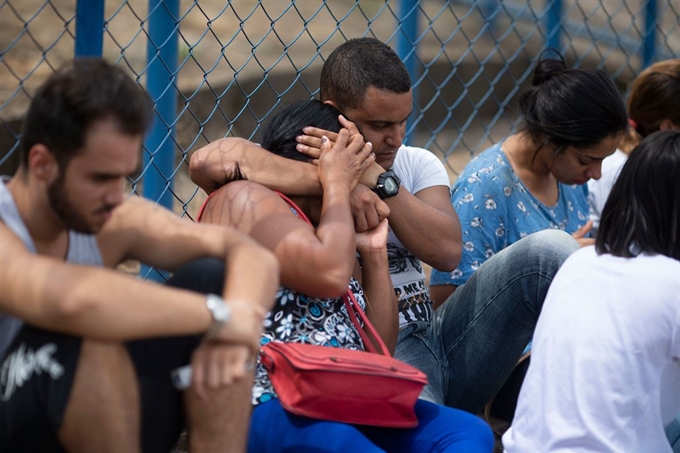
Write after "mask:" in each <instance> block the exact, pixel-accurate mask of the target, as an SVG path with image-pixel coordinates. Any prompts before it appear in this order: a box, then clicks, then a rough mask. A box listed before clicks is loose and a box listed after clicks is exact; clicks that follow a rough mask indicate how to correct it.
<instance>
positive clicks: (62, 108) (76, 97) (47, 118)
mask: <svg viewBox="0 0 680 453" xmlns="http://www.w3.org/2000/svg"><path fill="white" fill-rule="evenodd" d="M152 115H153V109H152V105H151V101H150V99H149V98H148V96H147V95H146V94H145V93H144V91H143V90H142V89H141V87H140V86H139V85H137V83H135V81H134V80H132V79H131V78H130V77H129V76H128V75H127V74H125V72H123V70H122V69H120V68H119V67H117V66H113V65H112V64H110V63H107V62H106V61H105V60H102V59H100V58H77V59H75V60H73V61H72V62H71V63H70V64H67V65H66V66H64V67H63V68H61V69H60V70H59V71H57V72H56V73H54V74H52V75H51V76H50V77H49V78H48V79H47V81H46V82H45V83H44V84H43V85H42V86H41V87H40V88H39V89H38V91H37V92H36V94H35V96H34V97H33V101H32V102H31V106H30V108H29V110H28V113H27V114H26V118H25V119H24V123H23V130H22V133H21V164H22V165H27V164H28V153H29V151H30V150H31V148H32V147H33V146H34V145H36V144H43V145H45V146H46V147H48V148H49V149H50V151H51V152H52V153H53V154H54V156H55V157H56V159H57V162H58V163H59V166H60V168H61V169H64V168H66V165H68V162H69V161H70V159H71V158H72V157H73V156H74V155H75V154H77V153H78V152H79V151H80V150H81V149H82V147H83V146H84V145H85V139H86V136H87V133H88V131H89V130H90V127H91V126H92V125H93V124H94V123H96V122H97V121H101V120H105V119H110V120H112V121H115V123H116V125H117V126H118V129H119V130H120V132H122V133H125V134H128V135H142V134H143V133H144V132H145V131H146V129H147V127H148V126H149V124H150V123H151V119H152Z"/></svg>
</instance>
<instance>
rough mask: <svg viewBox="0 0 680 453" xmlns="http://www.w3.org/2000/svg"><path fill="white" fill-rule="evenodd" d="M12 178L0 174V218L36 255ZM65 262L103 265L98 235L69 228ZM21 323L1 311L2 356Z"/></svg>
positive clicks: (0, 339) (0, 353)
mask: <svg viewBox="0 0 680 453" xmlns="http://www.w3.org/2000/svg"><path fill="white" fill-rule="evenodd" d="M9 179H10V178H9V177H8V176H0V221H1V222H3V223H4V224H5V225H6V226H7V227H8V228H9V229H10V230H12V231H13V232H14V234H16V235H17V236H18V237H19V239H21V242H23V243H24V245H25V246H26V248H27V249H28V251H29V252H31V253H33V254H35V253H36V250H35V245H34V244H33V239H32V238H31V235H30V233H29V232H28V228H26V225H25V224H24V221H23V219H22V218H21V216H20V215H19V210H18V209H17V206H16V204H15V203H14V199H13V198H12V194H11V193H10V191H9V190H8V189H7V187H6V186H5V183H6V182H7V181H9ZM66 261H68V262H69V263H74V264H83V265H89V266H102V257H101V253H100V252H99V247H98V246H97V240H96V238H95V236H94V235H91V234H81V233H77V232H75V231H69V235H68V251H67V253H66ZM22 325H23V321H22V320H21V319H19V318H15V317H14V316H9V315H7V314H4V313H2V312H0V357H2V356H4V355H5V353H6V352H7V348H9V346H10V345H11V344H12V341H13V340H14V338H15V337H16V335H17V334H18V333H19V330H20V329H21V326H22Z"/></svg>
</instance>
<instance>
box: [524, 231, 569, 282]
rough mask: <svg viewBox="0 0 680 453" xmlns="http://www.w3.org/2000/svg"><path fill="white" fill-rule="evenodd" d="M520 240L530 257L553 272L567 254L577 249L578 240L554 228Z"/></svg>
mask: <svg viewBox="0 0 680 453" xmlns="http://www.w3.org/2000/svg"><path fill="white" fill-rule="evenodd" d="M520 242H523V243H524V246H525V248H526V249H527V251H528V252H527V253H528V254H529V256H530V257H531V259H533V260H536V261H538V262H540V263H541V266H542V267H547V268H548V269H549V270H550V271H555V272H556V271H557V269H559V267H560V266H561V265H562V263H564V261H565V260H566V259H567V258H568V257H569V255H571V254H572V253H574V252H575V251H576V250H578V249H579V245H578V242H576V240H575V239H574V238H573V237H571V235H569V234H568V233H566V232H564V231H562V230H554V229H551V230H543V231H539V232H537V233H534V234H532V235H530V236H527V237H526V238H524V239H523V240H522V241H520ZM551 273H552V272H551Z"/></svg>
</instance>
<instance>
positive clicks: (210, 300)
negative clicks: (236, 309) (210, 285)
mask: <svg viewBox="0 0 680 453" xmlns="http://www.w3.org/2000/svg"><path fill="white" fill-rule="evenodd" d="M205 305H206V306H207V307H208V310H210V314H211V315H212V318H213V320H212V322H211V323H210V327H208V330H207V331H206V332H205V339H206V340H212V339H213V338H215V336H216V335H217V332H219V331H220V330H221V329H222V326H224V325H225V324H227V323H228V322H229V319H231V308H229V305H227V303H226V302H225V301H224V299H222V298H221V297H220V296H218V295H216V294H208V295H207V297H206V298H205Z"/></svg>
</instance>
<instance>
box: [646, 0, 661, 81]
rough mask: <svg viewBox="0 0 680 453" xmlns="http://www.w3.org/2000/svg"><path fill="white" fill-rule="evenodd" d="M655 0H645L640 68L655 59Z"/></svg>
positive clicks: (656, 16) (656, 11)
mask: <svg viewBox="0 0 680 453" xmlns="http://www.w3.org/2000/svg"><path fill="white" fill-rule="evenodd" d="M658 13H659V11H658V3H657V0H647V4H646V5H645V36H644V47H643V49H642V68H643V69H644V68H646V67H647V66H649V65H650V64H652V63H654V60H655V59H656V22H657V18H658Z"/></svg>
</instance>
